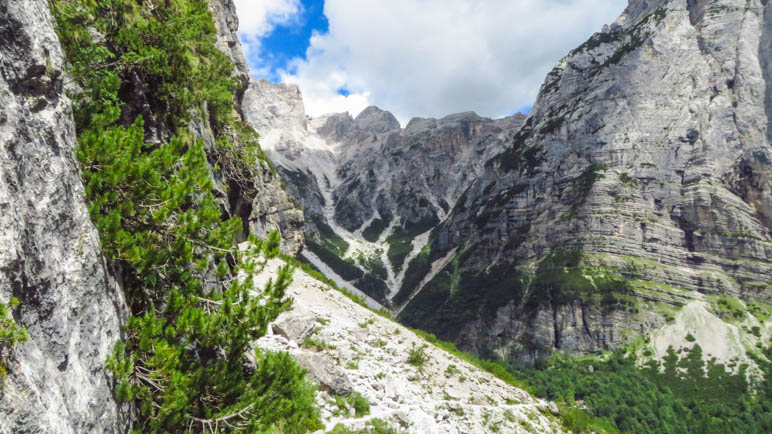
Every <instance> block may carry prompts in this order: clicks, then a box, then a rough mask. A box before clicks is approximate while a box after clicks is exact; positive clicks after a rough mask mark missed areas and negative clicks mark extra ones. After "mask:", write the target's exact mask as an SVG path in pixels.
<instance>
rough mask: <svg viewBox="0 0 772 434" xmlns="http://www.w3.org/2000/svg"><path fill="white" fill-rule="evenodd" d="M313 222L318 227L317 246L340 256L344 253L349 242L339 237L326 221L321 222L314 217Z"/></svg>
mask: <svg viewBox="0 0 772 434" xmlns="http://www.w3.org/2000/svg"><path fill="white" fill-rule="evenodd" d="M313 223H314V224H315V225H316V227H317V229H319V236H320V240H319V243H318V244H319V246H320V247H321V248H323V249H325V250H327V251H329V252H330V253H332V254H333V255H335V256H337V257H339V258H342V257H343V256H345V255H346V251H348V246H349V244H348V243H347V242H346V240H344V239H343V238H341V237H340V235H338V234H337V233H336V232H335V231H334V230H332V228H331V227H330V225H328V224H327V223H325V222H323V221H322V220H321V219H318V218H315V219H313Z"/></svg>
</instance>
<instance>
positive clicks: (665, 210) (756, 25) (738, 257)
mask: <svg viewBox="0 0 772 434" xmlns="http://www.w3.org/2000/svg"><path fill="white" fill-rule="evenodd" d="M771 20H772V5H769V4H768V3H767V1H766V0H764V1H761V0H752V1H748V2H746V1H745V0H720V1H710V2H708V1H691V0H690V1H688V2H684V1H675V0H673V1H664V0H663V1H631V2H630V5H629V6H628V8H627V9H626V11H625V12H624V13H623V15H622V16H621V17H620V18H619V19H618V20H617V22H616V23H614V24H612V25H611V26H610V27H609V28H606V29H604V31H603V32H602V33H597V34H595V35H594V36H593V37H592V38H591V39H590V40H588V41H587V42H586V43H584V44H583V45H582V46H580V47H579V48H577V49H575V50H574V51H572V52H571V53H569V55H567V56H566V57H565V58H564V59H562V60H561V61H560V62H559V64H558V65H557V66H556V67H555V68H554V69H553V70H552V72H550V73H549V74H548V76H547V78H546V80H545V82H544V84H543V85H542V87H541V91H540V94H539V97H538V100H537V102H536V104H535V105H534V106H533V111H532V113H531V115H530V116H529V117H528V119H527V120H526V122H525V125H524V126H523V128H522V129H521V130H520V131H519V132H518V133H517V134H516V136H515V138H514V140H513V144H512V145H511V146H510V147H509V148H508V149H507V150H506V151H505V152H503V153H502V154H501V155H499V156H497V157H496V158H494V159H492V160H490V161H489V162H488V163H487V164H486V170H484V171H483V172H482V174H481V176H480V177H479V178H478V179H477V180H476V181H475V182H474V183H473V184H472V185H471V187H470V188H469V190H468V191H467V192H466V193H465V194H464V195H463V198H462V199H461V200H459V202H458V203H457V204H456V206H455V208H454V209H453V211H452V212H451V213H450V216H449V217H448V219H447V220H446V221H445V222H444V223H443V224H442V225H441V226H440V228H439V229H438V230H437V231H435V233H433V234H432V242H433V244H432V252H431V254H430V255H429V257H430V259H431V260H432V261H434V262H433V264H434V265H435V269H434V270H433V271H432V272H428V269H427V273H426V278H425V281H424V282H423V284H422V285H418V286H416V287H413V288H406V289H407V290H408V291H410V292H411V295H410V296H409V297H406V298H410V299H411V300H412V301H411V302H410V303H409V304H408V305H407V307H406V308H405V309H404V310H403V311H402V313H401V315H400V319H401V320H403V321H405V322H406V323H408V324H410V325H413V326H417V327H422V328H427V329H429V330H431V331H435V332H437V333H439V334H440V335H441V336H443V337H446V338H451V339H453V340H455V341H456V342H457V343H459V344H461V345H462V346H464V347H465V348H467V349H471V350H474V351H476V352H478V353H486V354H487V353H490V352H491V351H493V350H495V351H496V352H497V353H498V354H499V355H500V356H503V357H505V358H508V359H509V360H510V361H513V362H522V361H525V360H531V359H533V358H535V357H537V356H540V355H545V354H548V353H549V352H551V351H553V350H555V349H563V350H567V351H569V352H573V353H576V354H586V353H589V352H592V351H596V350H598V349H602V348H609V347H615V346H618V345H622V344H624V343H626V342H630V341H631V340H633V339H634V338H635V337H636V336H638V335H640V334H645V333H646V332H647V331H649V330H652V329H654V328H657V327H660V326H662V325H663V324H664V323H665V322H666V321H668V320H670V319H672V313H673V311H674V310H677V309H678V307H679V306H682V305H684V304H685V303H687V302H688V301H689V300H692V299H695V300H703V299H707V300H714V298H713V297H712V296H711V295H712V294H725V295H730V296H733V297H737V298H740V299H742V300H745V301H747V302H749V303H751V304H748V308H750V307H751V306H752V303H754V302H760V303H762V304H767V305H768V304H769V303H770V302H772V262H771V261H770V258H772V234H771V232H772V148H770V137H771V136H770V128H769V125H770V123H769V122H770V111H771V110H770V107H772V98H770V82H771V81H770V59H771V58H772V51H771V50H772V46H771V45H770V29H772V27H770V26H772V21H771ZM438 258H443V261H440V260H438ZM437 269H439V271H437ZM705 294H707V297H706V295H705Z"/></svg>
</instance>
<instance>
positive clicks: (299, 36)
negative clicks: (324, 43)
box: [248, 0, 329, 82]
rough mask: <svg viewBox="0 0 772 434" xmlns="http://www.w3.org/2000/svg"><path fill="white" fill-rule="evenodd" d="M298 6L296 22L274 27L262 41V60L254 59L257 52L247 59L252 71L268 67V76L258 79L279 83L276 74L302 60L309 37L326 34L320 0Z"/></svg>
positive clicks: (322, 5)
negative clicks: (292, 62) (293, 62)
mask: <svg viewBox="0 0 772 434" xmlns="http://www.w3.org/2000/svg"><path fill="white" fill-rule="evenodd" d="M301 3H302V11H301V12H300V14H299V15H298V16H297V17H296V19H294V20H293V21H290V22H287V23H281V24H278V25H276V27H274V29H273V31H272V32H271V33H269V34H268V36H266V37H265V38H262V40H261V49H262V50H261V51H262V52H263V53H265V54H264V55H263V58H262V59H261V58H260V57H258V56H257V53H254V54H251V55H250V56H249V59H248V60H249V63H250V67H251V68H252V70H259V69H260V67H265V66H269V68H268V74H265V73H263V74H262V75H263V76H261V77H259V78H266V79H268V80H270V81H272V82H277V81H280V77H279V75H278V74H277V71H279V70H286V69H287V68H288V63H289V61H290V60H292V59H293V58H296V57H299V58H305V55H306V50H307V49H308V46H309V44H310V40H311V34H312V33H313V32H318V33H327V31H328V29H329V23H328V21H327V17H325V16H324V0H304V1H303V2H301Z"/></svg>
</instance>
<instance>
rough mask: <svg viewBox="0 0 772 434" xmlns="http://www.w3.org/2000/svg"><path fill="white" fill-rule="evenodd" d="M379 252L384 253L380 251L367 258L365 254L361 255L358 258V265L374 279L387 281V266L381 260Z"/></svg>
mask: <svg viewBox="0 0 772 434" xmlns="http://www.w3.org/2000/svg"><path fill="white" fill-rule="evenodd" d="M379 252H383V251H382V250H380V249H378V251H377V252H376V253H375V254H374V255H372V256H365V255H364V253H359V255H358V256H357V263H358V264H359V265H360V266H361V267H362V268H364V269H365V270H367V271H368V272H369V273H371V274H372V275H373V277H375V278H378V279H381V280H386V279H387V277H388V273H387V272H386V266H385V265H384V264H383V260H382V259H381V256H380V254H379Z"/></svg>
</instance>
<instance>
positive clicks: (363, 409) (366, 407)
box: [333, 392, 370, 417]
mask: <svg viewBox="0 0 772 434" xmlns="http://www.w3.org/2000/svg"><path fill="white" fill-rule="evenodd" d="M333 399H334V400H335V406H336V407H338V409H337V410H336V411H334V412H333V414H334V415H335V416H339V415H341V414H342V413H344V412H347V410H348V409H349V408H352V409H354V417H364V416H367V415H368V414H370V403H369V402H368V401H367V399H366V398H365V397H364V396H362V395H361V394H360V393H359V392H352V393H351V394H349V395H348V396H341V395H334V396H333Z"/></svg>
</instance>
